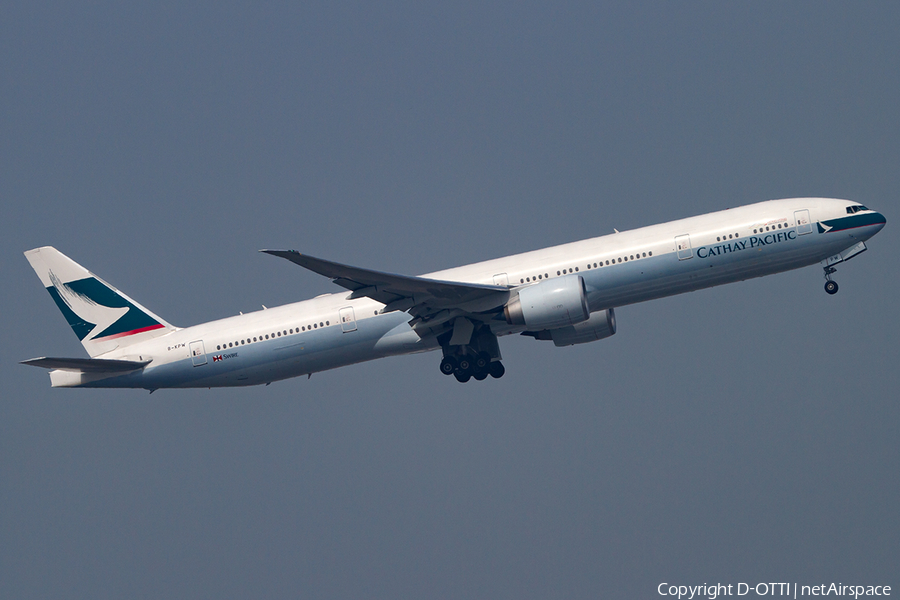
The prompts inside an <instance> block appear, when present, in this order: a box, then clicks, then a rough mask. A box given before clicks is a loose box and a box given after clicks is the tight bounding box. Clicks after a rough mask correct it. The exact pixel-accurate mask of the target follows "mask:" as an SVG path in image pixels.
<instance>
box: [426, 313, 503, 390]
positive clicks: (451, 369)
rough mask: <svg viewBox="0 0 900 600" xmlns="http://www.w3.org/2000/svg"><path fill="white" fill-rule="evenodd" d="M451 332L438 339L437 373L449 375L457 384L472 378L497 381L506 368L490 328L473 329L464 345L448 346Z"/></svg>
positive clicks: (495, 337)
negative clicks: (439, 364) (442, 355)
mask: <svg viewBox="0 0 900 600" xmlns="http://www.w3.org/2000/svg"><path fill="white" fill-rule="evenodd" d="M451 337H452V336H451V332H447V333H446V334H444V335H442V336H440V337H439V338H438V341H439V343H440V344H441V349H442V350H443V351H444V358H443V360H441V373H443V374H444V375H453V376H454V377H456V380H457V381H458V382H460V383H465V382H467V381H469V380H470V379H472V378H474V379H475V381H484V380H485V379H487V378H488V376H491V377H493V378H494V379H500V378H501V377H503V374H504V373H506V368H505V367H504V366H503V363H501V362H500V346H499V344H497V336H495V335H494V334H493V333H492V332H491V330H490V327H487V326H480V327H477V328H476V329H475V331H474V333H473V334H472V335H471V337H470V338H469V340H468V343H467V344H465V345H457V344H450V340H451Z"/></svg>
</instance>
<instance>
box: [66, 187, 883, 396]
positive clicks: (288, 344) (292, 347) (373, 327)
mask: <svg viewBox="0 0 900 600" xmlns="http://www.w3.org/2000/svg"><path fill="white" fill-rule="evenodd" d="M854 204H855V203H853V202H849V201H845V200H832V199H823V198H796V199H788V200H772V201H768V202H761V203H758V204H753V205H750V206H743V207H739V208H733V209H729V210H724V211H720V212H715V213H711V214H706V215H701V216H697V217H692V218H688V219H682V220H679V221H672V222H669V223H663V224H660V225H653V226H650V227H644V228H641V229H636V230H632V231H624V232H621V233H614V234H611V235H605V236H602V237H597V238H592V239H588V240H584V241H580V242H573V243H569V244H563V245H561V246H554V247H551V248H545V249H542V250H535V251H532V252H526V253H523V254H517V255H513V256H507V257H503V258H497V259H493V260H488V261H484V262H480V263H475V264H471V265H466V266H462V267H456V268H453V269H448V270H445V271H439V272H435V273H429V274H427V275H423V276H422V277H425V278H429V279H439V280H444V281H456V282H467V283H480V284H489V285H502V286H508V287H509V288H510V289H511V290H515V289H516V288H521V287H522V286H529V285H533V284H534V283H535V282H537V283H539V282H541V281H543V280H545V279H552V278H554V277H560V276H562V275H563V274H566V275H568V274H569V273H575V272H577V273H578V274H579V275H581V276H582V277H583V279H584V284H585V289H586V292H587V298H588V302H589V306H590V310H591V312H595V311H601V310H604V309H608V308H614V307H620V306H625V305H628V304H634V303H637V302H644V301H646V300H652V299H655V298H661V297H664V296H671V295H674V294H680V293H683V292H689V291H693V290H699V289H702V288H707V287H711V286H715V285H721V284H724V283H730V282H735V281H741V280H744V279H749V278H753V277H761V276H763V275H769V274H773V273H779V272H782V271H787V270H790V269H796V268H799V267H803V266H807V265H812V264H815V263H817V262H820V261H824V260H827V259H829V257H834V256H836V255H840V253H841V252H844V251H846V250H847V249H848V248H853V247H854V246H856V245H859V244H860V243H861V242H864V241H865V240H866V239H868V238H869V237H871V236H872V235H874V234H875V233H877V232H878V231H879V230H880V229H881V227H883V225H884V221H883V219H882V220H881V221H880V223H878V222H875V223H872V222H871V221H872V219H868V221H866V220H865V219H862V220H860V215H861V214H870V215H871V214H876V215H877V214H878V213H873V212H872V211H867V213H858V214H856V215H850V214H848V208H847V207H848V206H851V205H854ZM879 216H880V215H879ZM851 218H856V219H857V220H856V221H853V222H851V221H849V220H848V219H851ZM835 221H839V222H840V223H843V225H844V226H841V225H838V226H835V225H830V226H829V225H827V224H825V223H826V222H835ZM860 223H862V224H860ZM823 224H824V225H823ZM862 247H863V248H864V246H862ZM349 296H350V293H349V292H347V291H341V292H338V293H334V294H329V295H325V296H320V297H317V298H314V299H311V300H306V301H303V302H297V303H293V304H288V305H285V306H281V307H277V308H271V309H267V310H261V311H258V312H254V313H249V314H243V315H239V316H235V317H230V318H227V319H221V320H218V321H212V322H209V323H203V324H201V325H196V326H193V327H188V328H184V329H178V330H176V331H173V332H171V333H169V334H167V335H164V336H162V337H158V338H155V339H151V340H147V341H145V342H141V343H139V344H135V345H132V346H129V347H127V348H126V349H125V351H121V352H116V351H113V352H110V353H109V354H108V355H105V356H103V357H102V358H111V359H126V360H142V361H146V360H152V362H151V363H150V364H149V365H148V366H147V367H146V368H144V369H143V370H141V371H138V372H133V373H129V374H125V375H120V376H116V377H108V376H105V377H103V378H98V377H96V376H92V375H91V374H88V373H73V372H69V371H53V372H52V373H51V378H52V380H53V384H54V385H55V386H73V385H74V386H90V387H95V386H96V387H140V388H147V389H151V390H152V389H157V388H166V387H217V386H235V385H254V384H263V383H269V382H272V381H276V380H281V379H285V378H289V377H296V376H298V375H304V374H310V373H314V372H318V371H324V370H327V369H333V368H336V367H341V366H345V365H349V364H354V363H358V362H363V361H367V360H372V359H375V358H380V357H385V356H391V355H399V354H408V353H412V352H421V351H427V350H434V349H436V348H438V347H439V344H438V342H437V340H436V339H435V338H434V337H430V336H424V337H421V336H420V335H419V333H417V332H416V331H414V330H413V328H411V327H410V324H409V321H410V319H411V316H410V315H409V314H408V313H406V312H402V311H393V312H388V313H385V314H381V312H380V311H381V309H382V308H384V305H383V304H381V303H379V302H376V301H374V300H371V299H369V298H360V299H354V300H349V299H348V297H349ZM490 327H491V330H492V331H493V333H494V334H496V335H498V336H502V335H508V334H512V333H519V332H521V331H523V330H525V329H526V328H525V327H523V326H513V325H509V324H508V323H507V322H506V321H503V320H499V319H498V320H493V321H491V322H490Z"/></svg>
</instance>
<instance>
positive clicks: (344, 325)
mask: <svg viewBox="0 0 900 600" xmlns="http://www.w3.org/2000/svg"><path fill="white" fill-rule="evenodd" d="M340 315H341V331H343V332H344V333H350V332H351V331H356V314H354V312H353V307H352V306H345V307H344V308H342V309H341V310H340Z"/></svg>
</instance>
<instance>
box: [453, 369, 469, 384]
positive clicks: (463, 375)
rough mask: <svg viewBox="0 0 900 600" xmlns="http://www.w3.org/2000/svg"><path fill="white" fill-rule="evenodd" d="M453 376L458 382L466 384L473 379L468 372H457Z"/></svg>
mask: <svg viewBox="0 0 900 600" xmlns="http://www.w3.org/2000/svg"><path fill="white" fill-rule="evenodd" d="M453 376H454V377H456V380H457V381H458V382H460V383H465V382H467V381H468V380H469V378H471V377H472V375H471V374H470V373H469V372H468V371H456V372H455V373H454V374H453Z"/></svg>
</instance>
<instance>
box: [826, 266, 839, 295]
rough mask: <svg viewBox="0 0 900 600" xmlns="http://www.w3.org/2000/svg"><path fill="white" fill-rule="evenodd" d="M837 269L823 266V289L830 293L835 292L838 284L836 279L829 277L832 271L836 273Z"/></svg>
mask: <svg viewBox="0 0 900 600" xmlns="http://www.w3.org/2000/svg"><path fill="white" fill-rule="evenodd" d="M836 272H837V269H835V268H834V267H825V291H826V292H828V293H829V294H830V295H832V296H833V295H834V294H837V291H838V284H837V281H834V280H833V279H831V275H832V273H836Z"/></svg>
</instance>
